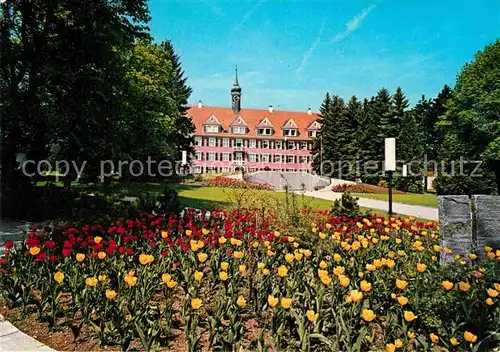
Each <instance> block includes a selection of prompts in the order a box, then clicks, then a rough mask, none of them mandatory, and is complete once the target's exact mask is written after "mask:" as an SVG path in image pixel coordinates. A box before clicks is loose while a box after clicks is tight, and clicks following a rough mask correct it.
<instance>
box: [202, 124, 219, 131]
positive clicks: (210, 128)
mask: <svg viewBox="0 0 500 352" xmlns="http://www.w3.org/2000/svg"><path fill="white" fill-rule="evenodd" d="M205 132H206V133H219V132H220V126H219V125H205Z"/></svg>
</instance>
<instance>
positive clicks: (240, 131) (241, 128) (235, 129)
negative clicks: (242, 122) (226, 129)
mask: <svg viewBox="0 0 500 352" xmlns="http://www.w3.org/2000/svg"><path fill="white" fill-rule="evenodd" d="M232 130H233V134H246V133H247V128H246V127H245V126H233V128H232Z"/></svg>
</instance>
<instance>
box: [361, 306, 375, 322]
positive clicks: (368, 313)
mask: <svg viewBox="0 0 500 352" xmlns="http://www.w3.org/2000/svg"><path fill="white" fill-rule="evenodd" d="M362 317H363V320H364V321H368V322H370V321H372V320H373V319H375V318H376V317H377V316H376V315H375V313H374V312H373V310H371V309H366V308H365V309H363V313H362Z"/></svg>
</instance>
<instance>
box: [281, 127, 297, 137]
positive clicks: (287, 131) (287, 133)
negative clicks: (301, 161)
mask: <svg viewBox="0 0 500 352" xmlns="http://www.w3.org/2000/svg"><path fill="white" fill-rule="evenodd" d="M283 135H284V136H287V137H295V136H297V129H295V128H287V129H284V130H283Z"/></svg>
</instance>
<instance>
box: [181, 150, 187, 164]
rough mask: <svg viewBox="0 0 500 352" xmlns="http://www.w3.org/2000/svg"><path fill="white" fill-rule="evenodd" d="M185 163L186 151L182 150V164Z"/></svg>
mask: <svg viewBox="0 0 500 352" xmlns="http://www.w3.org/2000/svg"><path fill="white" fill-rule="evenodd" d="M186 164H187V151H186V150H183V151H182V165H186Z"/></svg>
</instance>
